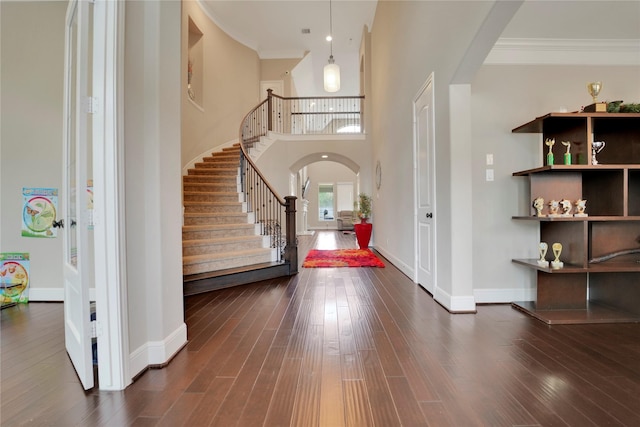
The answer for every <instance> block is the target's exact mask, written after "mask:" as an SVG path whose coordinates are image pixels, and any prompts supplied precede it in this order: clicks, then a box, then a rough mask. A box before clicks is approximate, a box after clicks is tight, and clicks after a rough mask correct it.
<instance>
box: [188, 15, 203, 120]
mask: <svg viewBox="0 0 640 427" xmlns="http://www.w3.org/2000/svg"><path fill="white" fill-rule="evenodd" d="M203 45H204V40H203V34H202V31H200V28H198V26H197V25H196V24H195V22H193V19H191V17H189V46H188V49H187V52H188V54H187V95H188V97H189V99H190V100H191V101H192V102H194V103H195V104H196V105H198V106H199V107H200V108H202V106H203V105H204V90H203V89H204V83H203V78H204V67H203V64H204V47H203Z"/></svg>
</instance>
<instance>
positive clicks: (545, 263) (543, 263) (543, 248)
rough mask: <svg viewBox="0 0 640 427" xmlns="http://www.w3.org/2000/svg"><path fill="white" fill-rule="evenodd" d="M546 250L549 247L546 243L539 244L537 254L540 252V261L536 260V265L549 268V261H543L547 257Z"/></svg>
mask: <svg viewBox="0 0 640 427" xmlns="http://www.w3.org/2000/svg"><path fill="white" fill-rule="evenodd" d="M547 249H549V245H547V243H546V242H540V244H539V245H538V252H540V259H539V260H538V265H539V266H540V267H545V268H548V267H549V261H547V260H546V259H545V257H546V256H547Z"/></svg>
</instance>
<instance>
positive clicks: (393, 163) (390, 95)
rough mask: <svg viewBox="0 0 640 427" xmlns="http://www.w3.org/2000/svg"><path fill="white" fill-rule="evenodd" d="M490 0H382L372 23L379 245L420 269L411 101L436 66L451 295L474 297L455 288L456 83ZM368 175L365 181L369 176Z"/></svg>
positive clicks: (444, 253) (405, 265)
mask: <svg viewBox="0 0 640 427" xmlns="http://www.w3.org/2000/svg"><path fill="white" fill-rule="evenodd" d="M491 5H492V2H478V1H468V2H465V1H455V2H430V1H429V2H417V1H393V2H391V1H382V2H378V6H377V9H376V16H375V20H374V24H373V26H372V31H371V70H372V71H371V74H372V75H371V96H369V94H367V97H368V98H369V102H368V105H369V106H370V108H369V111H370V112H371V115H370V116H368V118H369V120H370V123H369V126H370V129H371V135H370V137H371V140H372V143H373V164H375V162H376V161H377V160H380V162H381V164H382V171H383V184H382V186H381V188H380V190H379V191H376V192H375V193H374V197H373V202H374V205H373V206H374V207H373V215H374V216H375V218H376V224H377V225H376V226H374V227H375V232H376V247H377V248H380V249H381V250H383V251H384V253H385V254H387V255H389V256H390V257H391V259H392V261H393V262H394V263H395V264H396V265H397V266H398V267H400V268H401V269H403V271H405V272H406V273H407V274H409V275H413V274H414V262H415V250H414V244H415V237H414V232H415V230H414V225H413V224H414V217H413V206H414V180H413V112H412V108H413V100H414V98H415V96H416V95H417V93H418V91H419V90H420V88H421V87H422V86H423V85H424V83H425V82H426V80H427V78H428V76H429V75H430V74H431V73H432V72H433V73H434V76H435V77H434V90H435V144H436V163H437V168H436V203H437V208H436V212H435V213H434V214H435V215H436V219H437V235H438V240H437V247H436V253H437V271H438V283H439V286H440V288H441V289H442V290H443V291H444V292H445V293H447V294H448V295H450V296H452V295H454V294H458V295H457V296H462V297H468V296H469V295H471V294H472V289H471V284H469V283H466V284H464V285H465V286H466V289H465V290H463V291H459V290H454V289H453V283H452V268H453V267H452V258H453V257H454V256H455V255H456V254H455V253H452V246H451V236H452V232H453V230H452V220H451V218H452V214H453V212H452V210H451V199H450V194H451V187H450V182H451V173H452V169H451V162H452V161H453V159H452V158H451V153H450V134H449V126H450V123H449V84H450V82H451V80H452V78H453V75H454V73H455V71H456V69H457V67H458V65H459V64H460V63H461V61H462V58H463V57H464V54H465V52H466V51H467V48H468V46H469V45H470V43H471V41H472V39H473V37H474V35H475V33H476V32H477V30H478V28H479V26H480V25H481V24H482V22H483V20H484V18H485V17H486V15H487V14H488V12H489V10H490V7H491ZM463 173H464V172H463ZM361 179H362V180H363V182H364V181H365V180H366V179H367V177H366V176H362V178H361ZM369 179H370V180H371V181H372V180H373V178H372V177H369ZM470 239H471V238H470V236H469V244H471V243H470V242H471V240H470ZM460 293H462V294H463V295H459V294H460Z"/></svg>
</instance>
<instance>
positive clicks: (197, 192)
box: [183, 191, 238, 196]
mask: <svg viewBox="0 0 640 427" xmlns="http://www.w3.org/2000/svg"><path fill="white" fill-rule="evenodd" d="M183 194H188V195H189V196H197V195H200V194H219V195H223V196H228V195H231V194H234V195H236V196H237V195H238V192H237V191H236V192H233V191H185V192H184V193H183Z"/></svg>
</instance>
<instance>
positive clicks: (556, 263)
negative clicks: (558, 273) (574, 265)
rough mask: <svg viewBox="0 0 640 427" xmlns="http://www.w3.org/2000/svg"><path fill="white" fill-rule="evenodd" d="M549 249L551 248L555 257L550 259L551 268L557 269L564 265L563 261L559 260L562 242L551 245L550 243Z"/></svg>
mask: <svg viewBox="0 0 640 427" xmlns="http://www.w3.org/2000/svg"><path fill="white" fill-rule="evenodd" d="M551 249H552V250H553V255H554V256H555V259H554V260H553V261H551V268H553V269H555V270H557V269H559V268H562V267H564V263H563V262H562V261H560V254H561V253H562V243H554V244H553V245H551Z"/></svg>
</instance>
